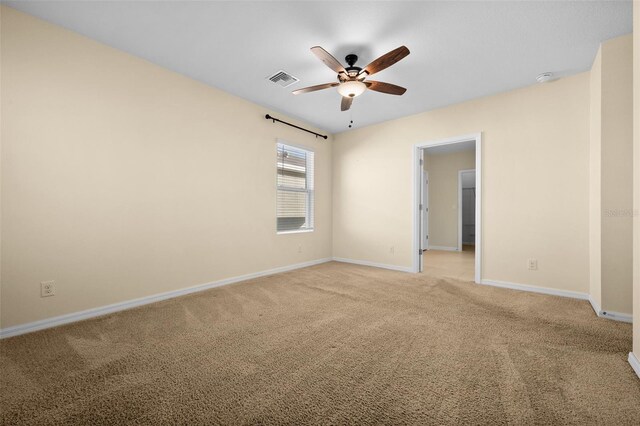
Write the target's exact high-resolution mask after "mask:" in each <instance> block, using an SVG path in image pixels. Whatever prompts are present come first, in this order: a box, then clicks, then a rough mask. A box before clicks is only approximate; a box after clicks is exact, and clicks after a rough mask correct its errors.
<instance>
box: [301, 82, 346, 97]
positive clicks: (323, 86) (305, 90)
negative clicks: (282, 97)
mask: <svg viewBox="0 0 640 426" xmlns="http://www.w3.org/2000/svg"><path fill="white" fill-rule="evenodd" d="M339 85H340V83H325V84H318V85H317V86H309V87H304V88H302V89H298V90H294V91H293V92H291V93H293V94H294V95H299V94H301V93H309V92H315V91H316V90H322V89H328V88H329V87H336V86H339Z"/></svg>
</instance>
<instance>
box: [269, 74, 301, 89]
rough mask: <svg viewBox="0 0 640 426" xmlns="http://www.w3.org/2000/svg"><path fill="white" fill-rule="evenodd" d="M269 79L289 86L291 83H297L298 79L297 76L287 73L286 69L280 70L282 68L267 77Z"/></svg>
mask: <svg viewBox="0 0 640 426" xmlns="http://www.w3.org/2000/svg"><path fill="white" fill-rule="evenodd" d="M269 80H271V81H273V82H274V83H276V84H277V85H279V86H282V87H289V86H291V85H292V84H293V83H297V82H298V81H300V79H299V78H296V77H294V76H292V75H291V74H288V73H287V72H286V71H282V70H280V71H278V72H277V73H275V74H274V75H272V76H271V77H269Z"/></svg>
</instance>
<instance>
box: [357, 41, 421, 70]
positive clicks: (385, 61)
mask: <svg viewBox="0 0 640 426" xmlns="http://www.w3.org/2000/svg"><path fill="white" fill-rule="evenodd" d="M409 53H410V52H409V49H407V47H406V46H400V47H398V48H397V49H394V50H392V51H391V52H389V53H387V54H385V55H382V56H380V57H379V58H378V59H376V60H375V61H373V62H371V63H370V64H369V65H367V66H366V67H364V68H363V69H362V71H360V74H363V73H367V74H368V75H372V74H375V73H377V72H380V71H382V70H383V69H385V68H389V67H390V66H391V65H393V64H395V63H396V62H398V61H400V60H401V59H402V58H404V57H405V56H407V55H408V54H409Z"/></svg>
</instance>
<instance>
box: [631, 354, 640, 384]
mask: <svg viewBox="0 0 640 426" xmlns="http://www.w3.org/2000/svg"><path fill="white" fill-rule="evenodd" d="M629 364H631V368H633V371H635V372H636V374H637V375H638V378H639V379H640V360H639V359H638V358H637V357H636V355H635V354H634V353H633V352H629Z"/></svg>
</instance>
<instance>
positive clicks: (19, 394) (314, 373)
mask: <svg viewBox="0 0 640 426" xmlns="http://www.w3.org/2000/svg"><path fill="white" fill-rule="evenodd" d="M630 346H631V326H630V325H629V324H623V323H619V322H614V321H609V320H605V319H600V318H597V317H596V316H595V315H594V314H593V312H592V310H591V308H590V306H589V304H588V303H587V302H585V301H578V300H572V299H563V298H557V297H551V296H543V295H537V294H531V293H521V292H516V291H511V290H505V289H498V288H491V287H485V286H478V285H474V284H472V283H465V282H461V281H454V280H451V279H436V278H433V277H428V276H426V275H414V274H404V273H399V272H393V271H385V270H381V269H374V268H368V267H360V266H353V265H346V264H340V263H329V264H324V265H319V266H315V267H311V268H307V269H304V270H298V271H294V272H289V273H285V274H280V275H276V276H271V277H265V278H261V279H256V280H252V281H248V282H245V283H240V284H235V285H231V286H226V287H221V288H218V289H214V290H210V291H207V292H203V293H198V294H194V295H190V296H186V297H183V298H179V299H174V300H170V301H166V302H162V303H157V304H154V305H150V306H147V307H143V308H140V309H135V310H130V311H126V312H121V313H118V314H114V315H110V316H106V317H102V318H99V319H95V320H91V321H86V322H83V323H76V324H73V325H69V326H65V327H60V328H57V329H52V330H47V331H43V332H38V333H33V334H30V335H24V336H19V337H15V338H11V339H6V340H4V341H2V342H1V343H0V349H1V361H0V362H1V365H0V367H1V369H2V370H1V373H2V374H1V380H2V388H1V392H0V410H1V414H0V415H1V417H0V418H1V421H2V423H3V424H39V425H47V424H93V425H96V424H296V425H303V424H419V425H429V424H460V423H465V424H518V425H521V424H541V425H542V424H580V425H585V424H609V425H614V424H615V425H623V424H629V425H631V424H635V425H638V424H639V421H640V380H638V378H637V377H636V376H635V375H634V373H633V371H632V370H631V367H630V366H629V365H628V364H627V361H626V357H627V353H628V352H629V349H630Z"/></svg>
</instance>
